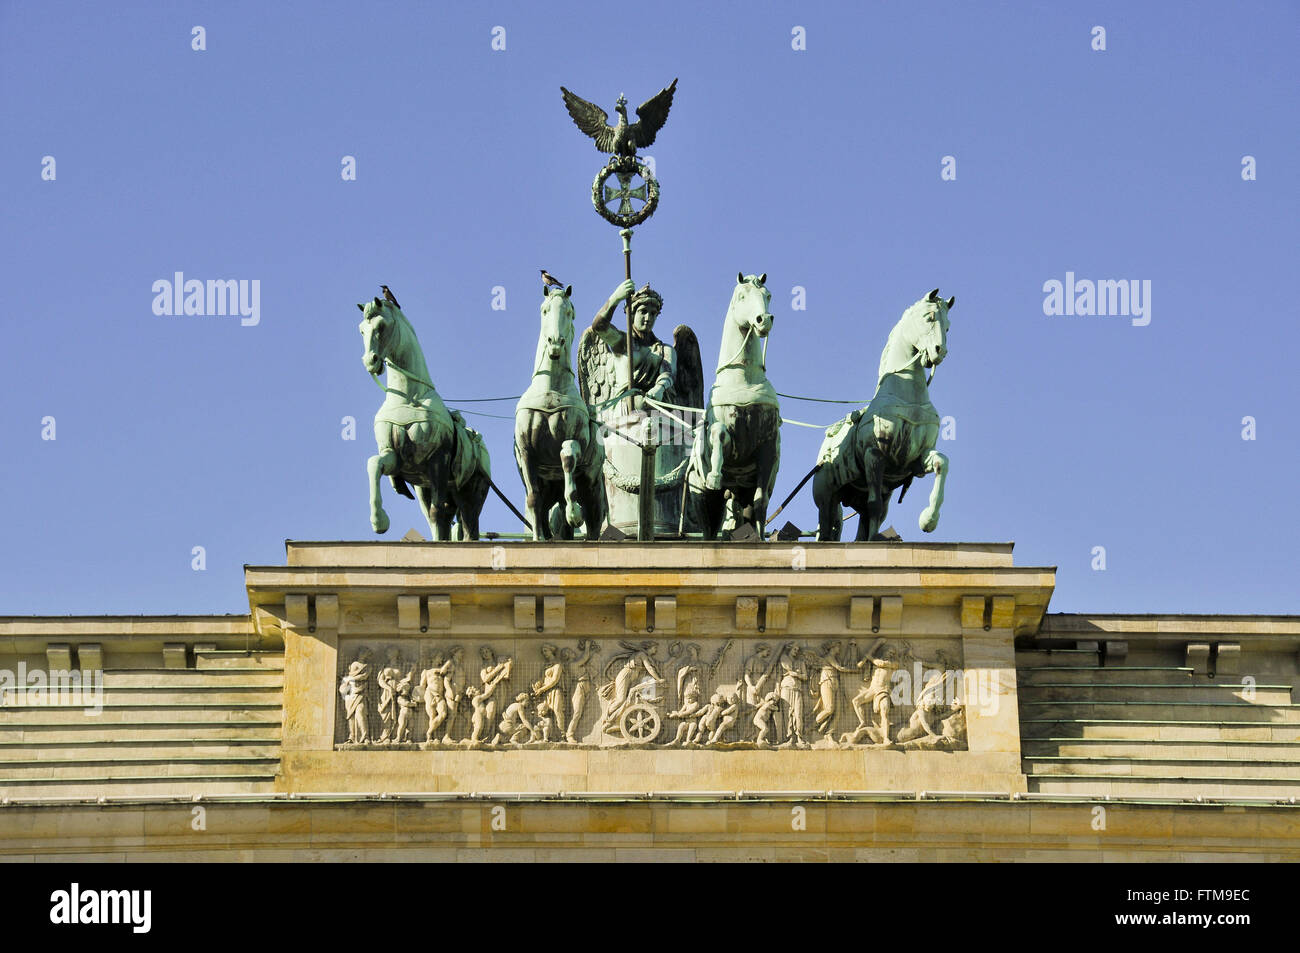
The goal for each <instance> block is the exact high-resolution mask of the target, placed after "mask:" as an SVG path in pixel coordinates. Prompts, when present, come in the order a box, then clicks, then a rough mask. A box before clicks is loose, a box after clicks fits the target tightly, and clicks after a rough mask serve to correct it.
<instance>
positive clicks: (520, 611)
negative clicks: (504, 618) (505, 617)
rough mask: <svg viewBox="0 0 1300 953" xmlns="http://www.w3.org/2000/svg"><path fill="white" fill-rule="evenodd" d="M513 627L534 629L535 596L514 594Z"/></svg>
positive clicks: (535, 617) (535, 616) (535, 622)
mask: <svg viewBox="0 0 1300 953" xmlns="http://www.w3.org/2000/svg"><path fill="white" fill-rule="evenodd" d="M515 628H516V629H532V630H536V628H537V597H536V596H515Z"/></svg>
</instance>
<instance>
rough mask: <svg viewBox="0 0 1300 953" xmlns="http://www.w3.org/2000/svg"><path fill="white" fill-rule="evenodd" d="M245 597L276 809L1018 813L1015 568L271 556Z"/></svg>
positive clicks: (580, 554) (1034, 624) (966, 548)
mask: <svg viewBox="0 0 1300 953" xmlns="http://www.w3.org/2000/svg"><path fill="white" fill-rule="evenodd" d="M246 573H247V585H248V592H249V598H250V601H251V603H252V607H253V612H252V615H253V617H254V618H255V619H259V620H263V621H264V622H265V624H267V625H273V626H276V627H278V628H279V629H280V630H281V631H282V633H283V638H284V645H285V688H284V709H285V710H284V738H283V759H282V766H281V773H280V775H279V778H278V779H277V786H278V787H280V789H282V790H287V791H294V792H313V791H314V792H323V791H329V792H374V791H388V792H394V793H396V792H435V791H446V792H450V791H477V792H521V793H536V794H545V793H558V792H561V791H563V792H588V793H610V794H619V793H624V794H637V795H643V794H646V793H648V792H679V791H689V792H710V793H724V794H725V793H731V792H737V791H743V792H764V791H767V792H780V791H786V792H789V791H794V792H823V793H824V792H826V791H841V792H844V791H891V792H909V791H910V792H917V793H920V792H922V791H928V792H936V791H937V792H954V791H958V792H972V793H976V792H978V793H1004V794H1005V793H1013V792H1017V791H1024V790H1025V788H1026V781H1025V777H1024V775H1023V773H1022V771H1021V754H1020V729H1019V719H1018V714H1017V688H1016V676H1015V656H1014V649H1013V639H1014V638H1015V636H1016V635H1017V634H1026V633H1032V632H1035V631H1037V628H1038V626H1039V623H1040V621H1041V619H1042V616H1043V613H1044V611H1045V609H1046V607H1047V603H1048V600H1049V599H1050V597H1051V594H1052V590H1053V586H1054V571H1053V570H1052V569H1049V568H1024V567H1015V566H1013V564H1012V559H1011V546H1010V544H918V543H893V544H889V543H863V544H858V543H846V544H826V545H809V546H800V545H793V546H792V545H787V544H779V543H749V544H747V543H718V544H710V543H700V542H681V543H670V542H660V543H653V544H643V543H632V542H625V543H604V544H602V543H562V544H561V543H557V544H550V545H529V544H511V545H502V544H495V545H494V544H493V543H491V542H481V543H427V544H412V543H398V544H391V543H290V544H289V547H288V565H287V566H280V567H262V566H253V567H248V569H247V570H246ZM358 657H361V658H363V659H364V660H365V662H364V664H363V666H362V668H360V669H353V671H364V672H365V674H366V678H365V680H364V685H363V687H362V688H361V689H359V691H361V692H362V693H363V695H362V699H361V700H362V707H364V709H365V711H366V718H367V727H368V736H367V739H368V740H367V743H365V744H353V743H350V742H349V725H348V723H347V719H346V718H345V716H344V708H345V705H346V702H345V697H344V695H341V694H340V691H339V688H340V683H341V682H342V681H343V679H344V677H345V675H347V674H348V672H349V670H350V667H351V666H352V663H353V662H355V661H356V660H357V659H358ZM344 687H345V690H346V691H351V689H349V688H348V687H347V686H344ZM476 693H479V694H478V698H477V700H476V698H475V695H476ZM403 710H405V712H406V716H405V718H404V719H403V718H400V717H399V716H400V715H401V713H402V711H403ZM430 712H432V714H433V718H434V719H435V720H436V721H437V722H438V725H437V730H436V731H435V732H434V733H433V740H432V742H428V743H426V738H427V737H428V729H429V725H430V720H429V713H430ZM575 713H576V714H577V715H578V717H577V718H576V719H575V717H574V716H575ZM543 726H545V727H543ZM404 730H405V731H409V736H410V737H409V741H408V740H407V739H406V738H405V737H404V735H403V734H402V732H403V731H404ZM385 735H386V737H385ZM354 736H355V733H354ZM381 738H382V739H383V743H379V742H380V739H381ZM674 742H675V743H674Z"/></svg>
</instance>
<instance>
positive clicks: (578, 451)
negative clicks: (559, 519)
mask: <svg viewBox="0 0 1300 953" xmlns="http://www.w3.org/2000/svg"><path fill="white" fill-rule="evenodd" d="M581 456H582V447H581V445H580V444H579V443H578V441H576V440H566V441H564V442H563V443H562V444H560V467H561V468H562V469H563V470H564V516H565V520H566V521H567V524H568V525H567V526H566V527H565V528H564V533H563V535H564V538H565V539H573V531H574V530H575V529H577V528H578V527H579V526H581V525H582V507H581V506H580V505H579V504H578V498H577V489H578V488H577V486H576V484H575V482H574V479H573V476H574V473H573V471H574V468H575V467H576V466H577V464H578V458H579V457H581Z"/></svg>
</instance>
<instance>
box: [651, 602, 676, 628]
mask: <svg viewBox="0 0 1300 953" xmlns="http://www.w3.org/2000/svg"><path fill="white" fill-rule="evenodd" d="M655 630H656V631H658V632H676V631H677V597H676V596H655Z"/></svg>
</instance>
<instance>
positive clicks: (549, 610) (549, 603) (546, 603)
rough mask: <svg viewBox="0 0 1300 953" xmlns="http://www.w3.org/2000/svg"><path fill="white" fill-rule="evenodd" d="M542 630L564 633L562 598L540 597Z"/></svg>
mask: <svg viewBox="0 0 1300 953" xmlns="http://www.w3.org/2000/svg"><path fill="white" fill-rule="evenodd" d="M542 630H543V631H545V632H563V631H564V596H543V597H542Z"/></svg>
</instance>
